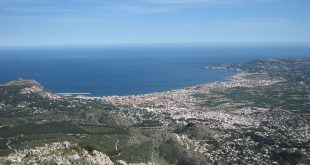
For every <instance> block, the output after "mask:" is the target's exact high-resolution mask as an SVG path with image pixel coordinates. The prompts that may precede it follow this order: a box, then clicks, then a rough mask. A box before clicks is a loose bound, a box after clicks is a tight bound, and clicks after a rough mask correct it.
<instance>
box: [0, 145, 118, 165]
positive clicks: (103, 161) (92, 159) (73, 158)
mask: <svg viewBox="0 0 310 165" xmlns="http://www.w3.org/2000/svg"><path fill="white" fill-rule="evenodd" d="M0 164H13V165H21V164H57V165H70V164H74V165H113V164H114V163H113V162H112V161H111V160H110V158H109V157H108V156H107V155H105V154H103V153H101V152H99V151H96V150H94V151H92V153H90V152H89V151H86V150H85V149H83V148H80V147H79V146H78V145H77V144H72V143H70V142H67V141H65V142H57V143H52V144H45V146H42V147H35V148H34V149H25V150H22V151H17V152H16V153H13V154H10V155H9V156H7V157H2V158H1V157H0Z"/></svg>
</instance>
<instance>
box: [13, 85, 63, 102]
mask: <svg viewBox="0 0 310 165" xmlns="http://www.w3.org/2000/svg"><path fill="white" fill-rule="evenodd" d="M19 94H22V95H30V94H38V95H40V96H42V97H43V98H46V99H50V100H57V99H59V98H60V96H57V95H55V94H52V93H50V92H47V91H46V90H45V89H44V88H42V87H38V86H32V87H26V88H23V89H21V90H20V92H19Z"/></svg>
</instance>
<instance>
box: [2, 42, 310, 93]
mask: <svg viewBox="0 0 310 165" xmlns="http://www.w3.org/2000/svg"><path fill="white" fill-rule="evenodd" d="M309 57H310V47H307V46H258V47H255V46H244V47H243V46H201V45H199V46H195V45H190V46H186V45H173V46H163V45H161V46H156V45H155V46H152V45H148V46H139V45H134V46H132V45H129V46H128V45H125V46H124V45H121V46H49V47H1V48H0V83H5V82H8V81H11V80H16V79H19V78H22V79H34V80H36V81H38V82H39V83H41V84H42V85H43V86H44V87H45V88H46V89H48V90H49V91H52V92H54V93H89V94H90V95H91V96H112V95H119V96H123V95H137V94H146V93H153V92H162V91H167V90H174V89H179V88H184V87H190V86H195V85H199V84H204V83H209V82H214V81H227V77H228V76H231V75H233V74H236V72H234V71H227V70H207V69H206V68H205V67H206V66H208V65H218V64H237V63H240V64H242V63H246V62H249V61H251V60H256V59H270V58H277V59H279V58H280V59H281V58H309Z"/></svg>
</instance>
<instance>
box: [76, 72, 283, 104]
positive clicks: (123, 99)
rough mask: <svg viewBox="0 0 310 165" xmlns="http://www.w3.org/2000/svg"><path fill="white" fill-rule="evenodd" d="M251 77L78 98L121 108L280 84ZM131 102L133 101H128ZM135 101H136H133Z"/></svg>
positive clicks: (232, 77) (237, 77)
mask: <svg viewBox="0 0 310 165" xmlns="http://www.w3.org/2000/svg"><path fill="white" fill-rule="evenodd" d="M249 75H253V73H245V72H241V73H237V74H235V75H233V76H229V77H227V80H228V81H225V82H222V81H215V82H211V83H204V84H201V85H196V86H192V87H185V88H180V89H174V90H169V91H165V92H154V93H148V94H141V95H128V96H101V97H91V96H78V97H79V98H84V99H89V98H90V99H95V98H96V99H101V100H104V101H107V102H110V103H112V104H114V105H118V106H122V105H132V104H139V102H140V101H138V100H140V99H143V100H144V101H142V100H141V102H140V103H142V102H145V100H152V99H155V98H157V97H168V96H170V97H178V98H179V97H181V96H183V97H184V96H189V95H191V94H194V93H197V92H203V91H204V92H207V91H209V90H212V89H216V88H217V89H219V88H221V89H227V88H233V87H254V86H264V85H271V84H274V83H277V82H280V81H281V80H251V79H246V78H245V77H246V76H249ZM130 100H133V101H130ZM134 100H136V101H134Z"/></svg>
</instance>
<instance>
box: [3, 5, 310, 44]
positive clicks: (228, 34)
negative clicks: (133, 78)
mask: <svg viewBox="0 0 310 165" xmlns="http://www.w3.org/2000/svg"><path fill="white" fill-rule="evenodd" d="M141 43H143V44H152V43H159V44H165V43H193V44H196V43H199V44H258V43H259V44H269V43H280V44H281V43H285V44H291V43H293V44H299V43H310V0H0V46H17V45H76V44H78V45H80V44H88V45H89V44H141Z"/></svg>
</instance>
